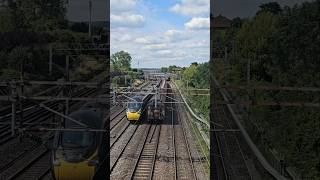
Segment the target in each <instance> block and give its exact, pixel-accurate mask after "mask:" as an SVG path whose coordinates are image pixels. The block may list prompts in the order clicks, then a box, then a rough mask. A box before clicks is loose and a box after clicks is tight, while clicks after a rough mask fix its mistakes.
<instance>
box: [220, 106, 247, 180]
mask: <svg viewBox="0 0 320 180" xmlns="http://www.w3.org/2000/svg"><path fill="white" fill-rule="evenodd" d="M225 108H226V107H225V106H223V105H221V106H218V107H217V112H216V113H218V114H217V117H218V118H217V120H216V121H217V122H216V123H218V124H220V125H222V126H223V127H221V128H223V129H237V126H236V125H235V124H234V122H233V121H232V120H231V117H230V116H228V114H227V113H226V112H225ZM239 133H240V132H237V131H231V132H225V131H216V132H215V139H214V143H215V144H216V146H217V149H216V150H217V151H216V153H217V155H219V156H220V158H219V159H218V158H216V159H218V160H219V163H220V164H219V167H217V170H218V171H220V172H218V173H219V178H222V179H230V180H233V179H236V180H238V179H239V180H250V179H253V178H252V175H251V174H250V170H249V167H248V164H247V159H248V158H247V157H246V153H247V152H245V151H244V150H243V148H242V147H241V144H240V142H239V139H238V138H239V136H241V134H239Z"/></svg>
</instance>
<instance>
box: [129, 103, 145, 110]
mask: <svg viewBox="0 0 320 180" xmlns="http://www.w3.org/2000/svg"><path fill="white" fill-rule="evenodd" d="M141 105H142V104H141V103H128V109H129V110H134V111H137V110H139V109H140V108H141Z"/></svg>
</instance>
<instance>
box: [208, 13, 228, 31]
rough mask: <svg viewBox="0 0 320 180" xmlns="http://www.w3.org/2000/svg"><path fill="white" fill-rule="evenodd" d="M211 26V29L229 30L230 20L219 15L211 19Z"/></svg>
mask: <svg viewBox="0 0 320 180" xmlns="http://www.w3.org/2000/svg"><path fill="white" fill-rule="evenodd" d="M212 24H213V28H229V27H231V20H230V19H228V18H226V17H224V16H222V15H219V16H217V17H214V18H213V21H212Z"/></svg>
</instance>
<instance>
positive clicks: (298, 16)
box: [210, 1, 320, 179]
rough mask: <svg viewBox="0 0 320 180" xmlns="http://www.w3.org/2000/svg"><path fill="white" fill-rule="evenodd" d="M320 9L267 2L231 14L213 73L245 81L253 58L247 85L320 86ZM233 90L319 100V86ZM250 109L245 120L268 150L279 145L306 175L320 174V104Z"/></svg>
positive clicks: (217, 42) (217, 41)
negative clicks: (250, 13)
mask: <svg viewBox="0 0 320 180" xmlns="http://www.w3.org/2000/svg"><path fill="white" fill-rule="evenodd" d="M319 9H320V2H319V1H315V2H311V3H309V2H306V3H303V4H302V5H295V6H293V7H292V8H289V7H283V8H281V7H280V6H279V5H278V4H277V3H267V4H263V5H261V6H260V10H259V11H258V13H257V14H256V15H255V16H254V17H253V18H250V19H240V18H235V19H233V20H232V27H231V28H230V29H228V30H226V31H223V32H222V31H221V30H216V33H215V37H214V48H215V50H217V49H219V48H220V49H224V48H221V47H227V52H228V53H227V54H228V56H227V57H222V58H221V57H220V58H216V59H214V60H213V61H212V63H211V64H212V66H213V67H211V68H210V69H212V71H213V73H214V76H215V77H216V78H217V79H218V80H219V82H221V83H227V84H232V85H246V84H247V78H248V77H247V69H248V68H247V67H248V63H250V82H249V84H248V85H249V86H252V85H255V86H257V85H265V86H293V87H319V86H320V81H319V80H320V71H319V69H320V55H319V52H320V51H319V43H320V39H319V34H320V29H319V18H320V12H319ZM214 53H219V52H217V51H216V52H214ZM223 54H224V53H223ZM234 93H235V95H236V97H239V99H241V100H245V99H247V94H248V95H249V96H250V98H251V99H253V100H255V101H257V102H259V101H260V102H261V101H263V102H309V103H312V102H313V103H319V102H320V96H319V94H317V93H315V92H298V91H295V92H290V91H256V92H252V91H247V92H245V91H241V92H240V91H235V92H234ZM250 111H251V115H250V118H249V119H246V122H245V125H246V127H247V130H248V131H249V133H250V134H251V137H252V138H253V139H254V140H255V142H256V144H258V145H259V146H260V149H261V150H263V151H265V152H264V153H265V155H266V156H267V155H268V154H269V151H268V149H275V150H276V151H277V152H278V153H279V158H280V159H283V160H284V162H285V164H286V165H287V166H290V167H294V169H295V171H296V172H298V173H299V174H301V176H302V177H315V178H316V179H319V178H320V155H319V153H320V131H319V127H320V121H319V119H320V112H319V108H312V107H280V106H279V107H274V106H273V107H270V106H263V107H254V108H251V109H250Z"/></svg>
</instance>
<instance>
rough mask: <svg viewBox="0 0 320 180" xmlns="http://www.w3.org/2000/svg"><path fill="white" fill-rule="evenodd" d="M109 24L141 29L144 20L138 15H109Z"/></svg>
mask: <svg viewBox="0 0 320 180" xmlns="http://www.w3.org/2000/svg"><path fill="white" fill-rule="evenodd" d="M110 23H111V26H116V27H143V26H144V23H145V19H144V17H143V16H142V15H139V14H129V15H127V14H122V15H115V14H111V16H110Z"/></svg>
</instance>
